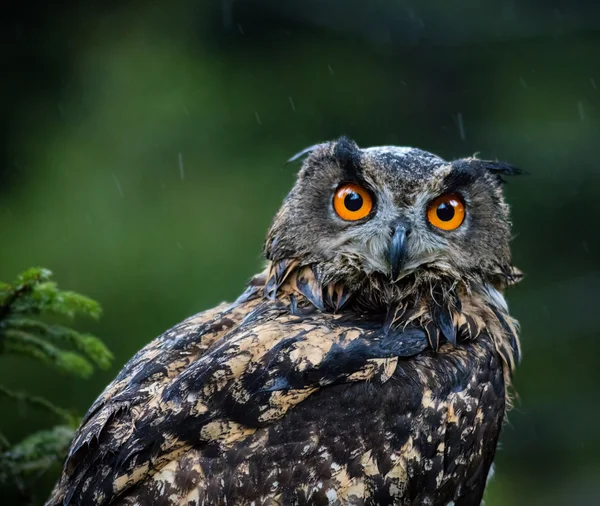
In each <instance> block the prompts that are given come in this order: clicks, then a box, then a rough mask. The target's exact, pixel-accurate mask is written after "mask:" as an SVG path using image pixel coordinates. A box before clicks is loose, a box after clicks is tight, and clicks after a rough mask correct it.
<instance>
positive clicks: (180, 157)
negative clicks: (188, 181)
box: [178, 151, 185, 181]
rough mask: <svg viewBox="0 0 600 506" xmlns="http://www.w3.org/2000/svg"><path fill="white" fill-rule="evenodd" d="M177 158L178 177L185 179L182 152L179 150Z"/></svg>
mask: <svg viewBox="0 0 600 506" xmlns="http://www.w3.org/2000/svg"><path fill="white" fill-rule="evenodd" d="M178 159H179V177H180V178H181V180H182V181H183V180H184V179H185V170H184V168H183V153H181V151H180V152H179V155H178Z"/></svg>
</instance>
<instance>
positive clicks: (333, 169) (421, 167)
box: [265, 137, 519, 286]
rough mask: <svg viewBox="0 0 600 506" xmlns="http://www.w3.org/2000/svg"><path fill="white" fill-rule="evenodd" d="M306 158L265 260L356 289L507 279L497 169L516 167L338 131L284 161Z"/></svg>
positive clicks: (504, 211) (504, 213)
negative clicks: (312, 269)
mask: <svg viewBox="0 0 600 506" xmlns="http://www.w3.org/2000/svg"><path fill="white" fill-rule="evenodd" d="M304 155H307V156H306V158H305V160H304V162H303V165H302V168H301V170H300V171H299V173H298V177H297V181H296V184H295V185H294V187H293V188H292V190H291V191H290V193H289V194H288V196H287V197H286V199H285V200H284V202H283V205H282V207H281V209H280V210H279V212H278V213H277V215H276V217H275V219H274V222H273V224H272V226H271V229H270V231H269V234H268V238H267V241H266V245H265V253H266V256H267V258H268V259H269V260H272V261H274V262H277V261H280V260H284V259H294V260H296V261H298V262H300V263H301V264H311V265H315V266H317V268H318V272H319V273H320V275H321V277H322V278H323V279H324V280H326V281H327V282H338V281H343V282H345V283H349V284H351V285H354V286H359V285H364V284H365V283H367V282H373V281H376V282H377V283H378V284H379V285H380V286H394V285H401V284H402V283H405V282H406V281H407V279H409V278H410V279H413V280H414V279H427V280H428V281H429V282H431V280H432V279H440V280H441V279H444V280H447V281H449V282H450V283H452V282H480V283H492V284H494V285H495V286H498V285H500V286H502V285H505V284H506V283H507V282H510V281H511V280H513V279H512V278H514V276H515V273H516V272H517V271H516V270H515V269H514V268H513V267H512V262H511V254H510V248H509V240H510V236H511V232H510V220H509V210H508V206H507V204H506V202H505V200H504V197H503V192H502V186H503V180H502V176H505V175H513V174H517V173H518V172H519V171H518V169H515V168H514V167H512V166H510V165H507V164H504V163H500V162H490V161H483V160H479V159H476V158H464V159H459V160H455V161H451V162H449V161H446V160H443V159H442V158H440V157H438V156H436V155H434V154H431V153H428V152H425V151H422V150H420V149H415V148H406V147H396V146H380V147H371V148H363V149H361V148H359V147H358V146H357V145H356V143H354V142H353V141H351V140H349V139H347V138H344V137H342V138H340V139H339V140H337V141H335V142H329V143H324V144H319V145H317V146H313V147H311V148H308V149H306V150H304V151H303V152H301V153H299V155H297V156H296V157H294V158H292V160H293V159H296V158H298V157H301V156H304Z"/></svg>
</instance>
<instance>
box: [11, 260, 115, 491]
mask: <svg viewBox="0 0 600 506" xmlns="http://www.w3.org/2000/svg"><path fill="white" fill-rule="evenodd" d="M51 277H52V273H51V272H50V271H49V270H47V269H42V268H31V269H29V270H27V271H25V272H24V273H22V274H21V275H19V276H18V277H17V279H16V281H15V282H14V283H13V284H12V285H11V284H7V283H0V354H2V355H21V356H25V357H28V358H30V359H33V360H34V361H38V362H42V363H43V364H46V365H49V366H52V367H55V368H56V369H57V370H59V371H61V372H63V373H67V374H72V375H74V376H77V377H79V378H87V377H89V376H90V375H91V374H92V372H93V370H94V367H98V368H102V369H105V368H107V367H108V366H109V365H110V363H111V361H112V358H113V357H112V354H111V353H110V351H109V350H108V349H107V348H106V346H105V345H104V344H103V343H102V341H100V340H99V339H98V338H96V337H94V336H92V335H89V334H84V333H80V332H78V331H76V330H74V329H72V328H70V327H68V326H66V325H63V324H60V323H56V322H55V321H54V320H56V319H61V318H62V319H67V320H73V319H74V318H75V317H76V316H79V315H84V316H89V317H92V318H95V319H97V318H99V316H100V314H101V308H100V306H99V304H98V303H97V302H95V301H93V300H92V299H89V298H88V297H85V296H83V295H80V294H78V293H75V292H68V291H62V290H59V288H58V287H57V285H56V283H55V282H53V281H51V280H50V279H51ZM0 400H1V401H3V402H4V401H12V402H13V403H14V404H16V405H21V406H23V405H25V406H29V407H32V408H36V409H41V410H43V411H46V412H47V413H50V414H51V415H52V416H53V417H54V418H56V419H57V425H56V426H54V427H53V428H51V429H49V430H42V431H39V432H36V433H34V434H31V435H29V436H27V437H26V438H25V439H23V440H22V441H20V442H18V443H15V444H11V443H10V441H8V439H7V438H6V437H5V436H4V435H3V434H2V433H1V432H0V485H3V484H7V485H9V486H11V485H13V486H17V487H19V488H20V489H21V490H22V491H25V490H26V483H27V480H28V478H30V477H32V476H39V475H40V474H43V473H45V472H46V471H47V470H48V469H50V467H51V466H53V465H54V464H56V463H59V462H61V460H62V459H63V458H64V456H65V453H66V451H67V448H68V445H69V442H70V441H71V438H72V437H73V433H74V431H75V429H76V428H77V425H78V424H79V418H78V417H77V416H76V415H75V414H73V413H71V412H70V411H68V410H65V409H63V408H60V407H58V406H55V405H54V404H53V403H51V402H50V401H48V400H46V399H43V398H41V397H35V396H32V395H29V394H27V393H23V392H14V391H12V390H10V389H8V388H6V387H4V386H2V385H0ZM25 495H26V494H25Z"/></svg>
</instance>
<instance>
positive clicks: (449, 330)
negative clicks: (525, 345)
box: [264, 259, 520, 373]
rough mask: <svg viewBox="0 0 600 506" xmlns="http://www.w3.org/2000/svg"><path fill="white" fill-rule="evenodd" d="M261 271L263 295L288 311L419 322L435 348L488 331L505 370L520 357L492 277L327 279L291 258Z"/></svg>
mask: <svg viewBox="0 0 600 506" xmlns="http://www.w3.org/2000/svg"><path fill="white" fill-rule="evenodd" d="M265 274H266V279H265V281H264V297H265V298H267V299H272V300H279V301H282V302H284V303H286V304H288V305H289V307H290V311H291V312H307V311H314V310H319V311H322V312H333V313H342V312H348V313H355V314H358V315H360V316H361V317H362V318H367V319H370V320H372V319H376V320H379V321H381V324H382V325H383V326H387V327H389V328H398V327H403V328H407V327H409V326H412V327H418V328H421V329H423V330H425V332H426V333H427V336H428V339H429V342H430V345H431V348H432V349H433V350H436V351H437V350H438V349H439V348H440V347H442V346H445V345H452V346H457V345H459V343H460V342H461V341H466V340H473V339H477V338H478V336H479V335H480V334H481V333H482V332H487V333H488V334H490V335H492V337H493V338H494V342H495V343H496V349H497V351H498V353H499V354H500V355H501V357H502V359H503V361H504V362H505V364H506V365H507V367H506V371H509V373H510V371H512V370H513V369H514V367H515V366H516V363H517V362H518V361H519V359H520V346H519V340H518V326H517V322H516V321H515V320H513V319H512V318H511V317H510V315H509V314H508V308H507V305H506V302H505V300H504V297H503V295H502V293H501V291H500V289H501V288H502V286H498V285H495V284H494V283H492V282H489V281H485V280H481V279H477V278H475V277H474V278H473V279H470V280H468V281H458V280H456V278H451V277H447V276H444V275H443V273H435V272H424V273H421V274H420V275H419V276H408V277H406V278H405V279H403V280H402V281H401V282H398V283H390V282H389V279H386V278H384V277H383V276H381V277H379V276H376V275H375V276H374V275H371V276H369V277H368V278H365V279H362V280H350V282H348V281H340V280H332V279H328V278H327V275H326V274H324V272H323V271H322V270H321V269H320V268H319V266H318V265H316V264H309V265H303V264H301V263H300V262H299V261H298V260H294V259H291V260H281V261H278V262H270V263H269V265H268V266H267V270H266V273H265Z"/></svg>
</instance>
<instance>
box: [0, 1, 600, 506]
mask: <svg viewBox="0 0 600 506" xmlns="http://www.w3.org/2000/svg"><path fill="white" fill-rule="evenodd" d="M1 16H2V20H1V24H0V40H1V41H2V44H1V49H0V55H1V67H0V69H1V70H0V76H1V77H0V92H1V97H2V99H1V101H0V104H1V106H0V107H1V114H0V150H1V151H0V244H1V246H0V279H2V280H6V281H9V280H11V279H12V278H14V276H15V275H16V274H17V273H18V272H20V271H22V270H24V269H25V268H27V267H29V266H31V265H43V266H46V267H48V268H50V269H52V270H53V271H54V272H55V273H56V278H57V280H58V281H59V283H60V285H61V286H62V287H63V288H65V289H73V290H77V291H80V292H82V293H85V294H87V295H89V296H91V297H93V298H95V299H97V300H99V301H100V302H101V303H102V305H103V307H104V310H105V312H104V316H103V318H102V319H101V321H100V322H99V323H97V324H96V323H90V322H86V321H82V322H79V328H82V329H86V330H89V331H91V332H93V333H95V334H96V335H98V336H100V337H102V338H103V339H104V340H105V341H106V343H107V344H108V345H109V347H110V348H111V349H112V351H113V352H114V354H115V356H116V360H115V363H114V367H113V368H112V370H110V371H108V372H103V373H98V374H96V375H94V376H93V377H92V378H91V379H90V380H88V381H73V380H72V379H71V378H67V377H61V376H57V375H56V373H55V372H54V371H52V370H49V369H48V370H47V369H44V368H41V367H39V366H37V365H35V364H32V363H30V362H28V361H26V360H17V359H15V358H7V357H3V358H0V383H4V384H6V385H7V386H9V387H12V388H15V389H25V390H28V391H30V392H33V393H36V394H39V395H43V396H46V397H48V398H50V399H52V400H53V401H55V402H56V403H57V404H60V405H62V406H64V407H71V408H74V409H76V410H78V411H79V412H81V413H83V412H85V410H86V409H87V407H88V406H89V405H90V404H91V402H92V401H93V400H94V398H95V397H96V396H97V395H98V394H99V393H100V391H101V390H102V388H103V387H104V386H105V384H106V383H108V382H109V381H110V380H111V379H112V377H113V376H114V375H115V374H116V372H117V371H118V369H119V368H120V367H121V366H122V365H123V364H124V363H125V362H126V361H127V359H128V358H129V357H130V356H131V355H132V354H133V353H134V352H135V351H136V350H138V349H139V348H140V347H141V346H143V345H144V344H145V343H147V342H148V341H149V340H151V339H152V338H153V337H154V336H156V335H158V334H159V333H161V332H162V331H163V330H165V329H166V328H168V327H170V326H171V325H173V324H175V323H176V322H178V321H180V320H181V319H183V318H185V317H187V316H189V315H191V314H193V313H195V312H198V311H200V310H202V309H205V308H209V307H211V306H213V305H215V304H216V303H218V302H221V301H223V300H231V299H234V298H235V297H236V296H237V295H238V294H239V293H240V292H241V291H242V289H243V287H244V283H245V281H246V280H247V279H248V278H249V277H250V276H251V275H252V274H253V273H255V272H256V271H258V270H259V269H260V268H261V266H262V262H263V260H262V258H261V247H262V242H263V238H264V236H265V232H266V230H267V228H268V226H269V222H270V219H271V217H272V216H273V214H274V213H275V211H276V210H277V208H278V206H279V204H280V202H281V200H282V198H283V197H284V195H285V194H286V192H287V191H288V189H289V188H290V186H291V185H292V183H293V180H294V177H295V171H296V170H297V167H296V166H284V162H285V160H286V159H287V158H288V157H289V156H290V155H291V154H293V153H295V152H296V151H299V150H300V149H302V148H304V147H305V146H307V145H310V144H313V143H316V142H319V141H322V140H326V139H332V138H336V137H338V136H339V135H341V134H347V135H349V136H351V137H353V138H354V139H355V140H356V141H357V142H358V143H359V145H362V146H368V145H377V144H398V145H411V146H416V147H420V148H423V149H426V150H429V151H433V152H435V153H438V154H440V155H442V156H444V157H448V158H452V157H459V156H467V155H472V154H473V153H475V152H478V153H479V156H481V157H484V158H498V159H502V160H504V161H509V162H511V163H513V164H515V165H517V166H520V167H523V168H524V169H526V170H527V171H528V172H529V175H528V176H526V177H521V178H515V179H511V181H510V183H509V185H508V186H507V193H508V198H509V200H510V202H511V204H512V209H513V220H514V232H515V237H514V241H513V248H514V257H515V263H516V265H518V266H519V267H520V268H521V269H522V270H524V271H525V273H526V274H527V276H526V278H525V280H524V281H523V283H521V285H519V286H517V287H515V288H513V289H511V291H510V292H509V294H508V299H509V303H510V305H511V308H512V312H513V314H514V315H515V316H516V317H517V318H518V319H519V320H520V321H521V322H522V330H523V331H522V343H523V350H524V359H523V362H522V365H521V367H520V368H519V371H518V374H517V376H516V381H515V383H516V388H517V391H518V394H519V396H518V399H517V401H516V406H515V409H514V410H513V411H512V412H511V414H510V417H509V423H508V424H507V425H506V426H505V428H504V431H503V434H502V438H501V448H500V450H499V452H498V455H497V459H496V475H495V478H494V479H493V481H492V482H491V484H490V486H489V488H488V491H487V493H486V504H488V505H489V506H500V505H516V506H520V505H523V506H524V505H528V506H537V505H544V506H552V505H570V506H572V505H596V504H600V485H599V484H600V459H599V457H598V455H599V454H600V431H599V430H598V420H599V419H600V394H599V391H600V358H599V356H600V355H599V353H598V351H597V350H598V338H599V337H600V335H599V334H600V333H599V331H600V326H599V319H598V311H600V295H599V293H600V266H599V262H598V260H599V254H600V233H599V232H600V227H599V226H598V223H599V219H600V217H599V210H600V205H599V199H600V167H599V163H600V153H599V147H600V146H599V145H600V128H599V119H600V90H599V89H598V88H599V87H600V3H598V2H594V1H590V2H581V1H573V0H463V1H456V2H441V1H434V0H421V1H417V0H409V1H404V0H398V1H383V0H379V1H378V0H374V1H371V2H365V1H362V0H352V1H351V0H346V1H333V0H303V1H301V0H297V1H292V0H272V1H267V0H254V1H250V0H237V1H236V0H222V1H208V0H205V1H202V0H194V1H192V0H178V1H172V2H158V1H156V2H148V1H125V2H123V1H122V2H116V1H107V0H104V1H102V2H100V1H96V2H89V1H88V2H74V1H70V2H64V3H62V4H61V5H58V4H56V3H53V2H45V3H42V2H20V3H17V2H13V3H12V6H8V7H7V6H5V7H3V12H2V14H1ZM52 423H53V421H52V420H50V419H48V417H47V415H45V414H42V413H36V412H35V411H31V410H29V411H24V410H23V408H22V407H18V406H15V405H11V404H8V403H3V404H0V427H1V430H2V431H3V432H4V433H5V434H6V435H7V436H8V437H9V438H10V439H11V440H18V439H19V438H21V437H23V436H24V435H26V434H27V433H29V432H31V431H33V430H35V429H40V428H43V427H49V426H51V425H52ZM54 478H55V476H43V477H40V479H39V480H38V481H37V482H36V485H35V487H37V489H38V490H37V492H38V493H39V494H40V495H41V496H45V494H46V493H47V487H49V486H50V484H51V482H52V481H53V479H54ZM0 502H2V499H1V498H0ZM7 504H8V501H7Z"/></svg>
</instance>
